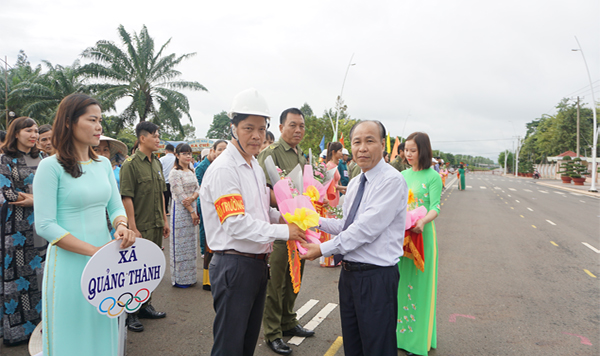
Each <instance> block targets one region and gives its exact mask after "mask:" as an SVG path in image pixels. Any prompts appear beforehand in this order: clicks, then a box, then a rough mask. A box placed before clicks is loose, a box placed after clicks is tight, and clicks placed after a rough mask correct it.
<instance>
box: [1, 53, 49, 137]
mask: <svg viewBox="0 0 600 357" xmlns="http://www.w3.org/2000/svg"><path fill="white" fill-rule="evenodd" d="M0 67H1V69H0V75H1V76H2V79H3V82H4V79H5V76H6V77H8V78H7V80H8V85H6V84H2V86H0V114H1V115H2V117H1V118H0V128H2V129H5V130H6V113H7V112H8V113H11V112H12V113H14V115H13V116H12V118H13V119H14V118H18V117H20V116H24V115H26V114H25V112H24V110H23V107H24V106H25V105H26V104H27V103H26V102H25V101H23V100H22V99H19V98H17V97H16V96H15V95H14V94H13V93H12V92H13V90H14V88H15V87H16V86H18V85H19V83H21V82H25V81H30V80H33V79H34V78H36V77H38V76H39V75H40V73H41V72H42V66H40V65H38V66H36V67H31V63H30V62H29V60H28V58H27V55H26V54H25V51H23V50H21V51H19V55H18V57H17V62H16V63H15V65H14V66H10V67H9V68H8V70H6V69H5V67H4V66H0ZM6 93H7V94H8V101H5V95H6Z"/></svg>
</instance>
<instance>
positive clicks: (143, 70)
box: [82, 25, 207, 133]
mask: <svg viewBox="0 0 600 357" xmlns="http://www.w3.org/2000/svg"><path fill="white" fill-rule="evenodd" d="M118 32H119V36H120V37H121V41H122V43H123V45H124V49H121V48H119V47H118V46H117V45H116V44H114V43H113V42H110V41H105V40H100V41H98V42H96V45H95V46H94V47H90V48H88V49H86V50H85V51H84V52H83V53H82V56H83V57H84V58H89V59H92V60H93V61H94V62H92V63H89V64H87V65H85V66H83V67H82V70H83V71H84V72H85V73H87V74H88V75H90V76H91V77H95V78H99V79H103V80H106V81H108V82H109V83H104V84H96V85H94V86H93V88H94V89H95V90H96V91H97V93H98V98H99V99H101V100H102V101H104V102H106V103H109V108H108V109H115V103H116V102H117V100H119V99H122V98H126V97H129V98H131V103H129V105H128V106H127V108H125V110H124V111H123V112H122V113H121V114H120V115H119V120H120V121H121V125H122V124H124V123H128V124H134V123H135V122H136V119H138V118H139V120H140V121H144V120H151V121H152V122H154V123H156V124H162V125H167V126H170V127H172V128H173V129H175V130H179V131H180V132H181V133H183V132H184V129H183V126H182V124H181V121H180V119H181V117H182V116H183V114H185V115H186V116H187V117H188V118H189V120H190V122H191V121H192V117H191V116H190V112H189V110H190V105H189V102H188V99H187V97H186V96H185V95H183V94H182V93H180V92H178V91H177V90H180V89H191V90H200V91H207V89H206V88H205V87H204V86H203V85H202V84H200V83H198V82H189V81H183V80H176V78H177V77H179V76H180V75H181V72H179V71H177V70H176V69H174V68H175V67H176V66H177V65H178V64H179V63H181V61H183V60H184V59H187V58H190V57H192V56H194V55H195V54H196V53H195V52H194V53H188V54H184V55H182V56H179V57H177V56H176V55H175V54H174V53H172V54H169V55H163V51H164V50H165V48H166V47H167V46H168V45H169V43H170V42H171V39H169V40H168V41H167V42H166V43H165V44H164V45H162V46H161V47H160V49H159V50H158V52H157V53H155V48H154V40H153V39H152V37H150V35H149V34H148V29H147V28H146V26H145V25H144V26H143V27H142V31H140V33H139V36H138V34H136V33H135V32H134V33H133V37H132V36H131V35H130V34H129V33H128V32H127V31H126V30H125V28H124V27H123V25H120V26H119V28H118Z"/></svg>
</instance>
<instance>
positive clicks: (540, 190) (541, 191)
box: [538, 190, 548, 193]
mask: <svg viewBox="0 0 600 357" xmlns="http://www.w3.org/2000/svg"><path fill="white" fill-rule="evenodd" d="M538 192H541V193H548V191H542V190H538Z"/></svg>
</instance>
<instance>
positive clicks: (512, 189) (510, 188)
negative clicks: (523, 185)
mask: <svg viewBox="0 0 600 357" xmlns="http://www.w3.org/2000/svg"><path fill="white" fill-rule="evenodd" d="M508 189H509V190H511V191H516V190H515V189H514V188H512V187H509V188H508Z"/></svg>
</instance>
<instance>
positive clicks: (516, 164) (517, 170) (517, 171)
mask: <svg viewBox="0 0 600 357" xmlns="http://www.w3.org/2000/svg"><path fill="white" fill-rule="evenodd" d="M519 146H521V137H520V136H517V152H516V157H517V161H516V162H515V176H519Z"/></svg>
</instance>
